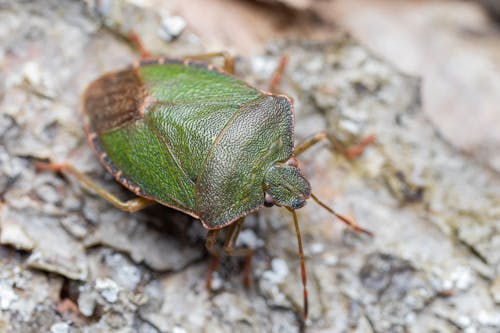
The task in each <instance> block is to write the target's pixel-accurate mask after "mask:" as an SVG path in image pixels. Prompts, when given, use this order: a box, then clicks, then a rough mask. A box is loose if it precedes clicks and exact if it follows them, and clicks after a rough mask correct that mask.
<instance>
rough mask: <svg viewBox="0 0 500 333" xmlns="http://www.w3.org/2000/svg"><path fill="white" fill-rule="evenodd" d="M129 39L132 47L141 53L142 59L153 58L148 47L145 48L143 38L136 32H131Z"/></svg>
mask: <svg viewBox="0 0 500 333" xmlns="http://www.w3.org/2000/svg"><path fill="white" fill-rule="evenodd" d="M127 37H128V40H129V41H130V43H132V45H133V46H134V47H135V48H136V49H137V51H139V54H140V55H141V59H149V58H151V53H149V51H148V50H147V49H146V47H144V44H143V43H142V40H141V38H140V37H139V35H138V34H137V33H136V32H135V31H130V32H129V33H128V36H127Z"/></svg>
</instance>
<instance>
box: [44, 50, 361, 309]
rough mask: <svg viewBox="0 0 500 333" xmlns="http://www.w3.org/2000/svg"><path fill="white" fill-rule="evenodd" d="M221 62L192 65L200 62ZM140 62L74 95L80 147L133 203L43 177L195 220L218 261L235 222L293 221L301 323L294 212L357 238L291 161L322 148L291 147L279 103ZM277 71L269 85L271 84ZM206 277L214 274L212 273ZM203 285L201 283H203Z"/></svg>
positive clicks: (188, 67)
mask: <svg viewBox="0 0 500 333" xmlns="http://www.w3.org/2000/svg"><path fill="white" fill-rule="evenodd" d="M214 55H215V56H218V55H223V54H209V55H205V56H200V57H197V58H198V59H200V58H201V59H203V58H207V57H212V56H214ZM193 58H194V57H192V58H190V59H186V60H182V59H181V60H176V59H167V58H159V59H156V60H143V61H141V62H138V63H136V64H134V65H132V66H130V67H129V68H126V69H124V70H120V71H116V72H112V73H108V74H105V75H103V76H101V77H100V78H98V79H96V80H95V81H94V82H92V83H91V84H90V85H89V86H88V88H87V89H86V91H85V93H84V95H83V114H84V116H85V118H86V130H87V136H88V141H89V143H90V145H91V146H92V147H93V149H94V150H95V152H96V154H97V156H98V157H99V159H100V161H101V163H102V164H103V165H104V167H105V168H106V169H107V170H108V171H109V172H110V173H111V174H113V176H114V177H115V179H116V180H117V181H118V182H120V183H121V184H122V185H123V186H125V187H126V188H128V189H129V190H131V191H132V192H134V193H135V194H136V195H137V196H138V197H137V198H134V199H131V200H129V201H126V202H122V201H120V200H119V199H118V198H117V197H115V196H114V195H113V194H111V193H109V192H107V191H106V190H104V189H103V188H102V187H100V186H99V185H98V184H97V183H95V182H93V181H92V180H91V179H90V178H88V177H87V176H86V175H84V174H82V173H80V172H79V171H78V170H76V169H75V168H74V167H72V166H71V165H69V164H59V165H55V164H48V165H46V166H45V167H48V168H51V169H53V170H57V171H61V172H65V173H69V174H72V175H73V176H74V177H76V178H77V179H78V180H79V181H80V182H81V183H83V185H84V186H86V187H87V188H90V189H91V190H93V191H95V192H97V193H98V194H99V195H100V196H102V197H103V198H104V199H106V200H107V201H109V202H110V203H112V204H113V205H115V206H116V207H118V208H120V209H123V210H126V211H129V212H135V211H138V210H140V209H142V208H144V207H147V206H149V205H151V204H153V203H160V204H162V205H165V206H168V207H171V208H174V209H177V210H179V211H182V212H184V213H186V214H189V215H191V216H192V217H194V218H196V219H199V220H200V221H201V223H202V224H203V226H204V227H205V228H206V229H208V230H209V231H208V235H207V240H206V247H207V249H208V250H209V251H210V252H211V253H212V254H214V258H216V257H218V256H219V252H220V251H217V250H216V247H215V244H216V235H217V232H218V231H219V230H220V229H222V228H228V232H227V234H226V241H225V243H224V251H225V252H226V254H229V255H245V256H247V258H248V262H249V260H250V255H251V250H249V249H248V251H246V249H240V250H239V251H238V250H236V251H234V245H235V243H236V239H237V237H238V233H239V230H240V228H241V222H242V221H243V219H244V217H245V216H246V215H247V214H249V213H251V212H253V211H256V210H258V209H259V208H261V207H263V206H268V207H269V206H273V205H276V206H283V207H285V208H287V209H288V210H289V211H290V212H291V213H292V215H293V221H294V225H295V229H296V232H297V240H298V246H299V258H300V263H301V271H302V283H303V293H304V315H305V316H307V289H306V271H305V264H304V255H303V251H302V244H301V239H300V232H299V226H298V221H297V215H296V214H295V210H296V209H298V208H301V207H302V206H304V205H305V203H306V200H307V199H309V198H312V199H313V200H314V201H316V202H317V203H318V204H320V205H321V206H322V207H324V208H325V209H327V210H328V211H329V212H330V213H332V214H334V215H335V216H337V217H338V218H340V219H341V220H342V221H343V222H344V223H347V224H348V225H350V226H351V227H352V228H354V229H355V230H357V231H361V232H365V233H369V232H368V231H366V230H364V229H362V228H360V227H359V226H357V225H356V224H355V223H354V222H351V221H350V220H348V219H346V218H345V217H343V216H341V215H339V214H337V213H335V212H334V211H333V210H332V209H331V208H330V207H328V206H326V205H325V204H323V203H322V202H321V201H319V200H318V198H316V197H315V196H314V195H313V194H312V193H311V186H310V185H309V182H308V181H307V180H306V178H305V177H304V175H303V174H302V172H301V170H300V168H299V165H298V162H297V160H296V156H298V155H300V154H301V153H302V152H303V151H305V150H306V149H308V148H309V147H310V146H312V145H314V144H315V143H317V142H319V141H321V140H323V139H324V138H328V137H327V135H326V133H323V132H322V133H319V134H317V135H315V136H313V137H312V138H311V139H309V140H307V141H306V142H304V143H302V144H300V145H297V146H296V147H295V146H294V136H293V131H294V113H293V104H292V102H291V100H290V99H289V98H288V97H286V96H284V95H277V94H273V93H267V92H263V91H261V90H258V89H256V88H253V87H252V86H250V85H248V84H246V83H245V82H243V81H241V80H239V79H237V78H235V77H234V76H233V75H232V73H231V72H232V71H231V68H232V60H231V59H230V58H228V57H225V66H224V70H221V69H219V68H217V67H215V66H213V65H211V64H205V63H202V62H198V61H194V60H192V59H193ZM283 67H284V62H282V66H280V68H281V70H280V71H277V73H276V75H275V76H274V79H273V80H272V82H273V86H275V85H276V84H277V82H278V81H279V76H280V73H281V71H282V69H283ZM214 269H215V268H214ZM207 281H208V284H209V281H210V280H209V279H208V280H207Z"/></svg>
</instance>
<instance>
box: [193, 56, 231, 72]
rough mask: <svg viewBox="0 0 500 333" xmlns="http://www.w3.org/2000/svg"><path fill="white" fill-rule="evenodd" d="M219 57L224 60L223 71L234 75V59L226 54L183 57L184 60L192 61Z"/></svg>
mask: <svg viewBox="0 0 500 333" xmlns="http://www.w3.org/2000/svg"><path fill="white" fill-rule="evenodd" d="M219 57H221V58H222V59H224V67H223V69H224V70H225V71H226V72H228V73H229V74H234V63H235V58H234V57H233V56H231V55H230V54H229V53H228V52H225V51H221V52H210V53H202V54H194V55H190V56H185V57H184V59H193V60H207V59H213V58H219Z"/></svg>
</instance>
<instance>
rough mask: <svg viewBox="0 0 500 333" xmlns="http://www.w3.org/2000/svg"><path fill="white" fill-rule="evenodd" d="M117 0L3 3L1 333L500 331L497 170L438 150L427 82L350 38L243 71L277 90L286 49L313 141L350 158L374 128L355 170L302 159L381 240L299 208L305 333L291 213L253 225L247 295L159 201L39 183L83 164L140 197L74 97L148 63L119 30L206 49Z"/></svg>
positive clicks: (193, 230) (231, 268) (338, 158)
mask: <svg viewBox="0 0 500 333" xmlns="http://www.w3.org/2000/svg"><path fill="white" fill-rule="evenodd" d="M107 3H108V2H106V1H104V2H100V6H101V7H95V6H94V5H93V4H92V3H91V2H88V3H83V2H77V1H65V2H64V3H61V2H59V1H56V0H53V1H45V2H43V3H42V2H36V1H33V2H29V1H25V2H17V1H11V2H9V1H7V2H6V1H3V2H0V8H1V10H0V22H1V23H0V24H1V27H2V29H0V41H1V47H0V52H1V53H0V77H2V80H0V205H1V206H0V228H1V229H0V242H1V243H2V244H3V245H2V246H1V247H0V265H1V266H2V269H1V270H0V310H1V312H0V324H1V326H0V327H1V329H2V332H40V331H43V332H196V331H201V330H203V331H207V332H235V331H237V332H300V331H304V330H305V329H307V331H308V332H407V331H411V332H431V331H436V332H457V331H464V332H498V331H499V330H500V319H499V318H500V306H499V305H498V302H499V299H500V296H499V295H500V287H499V286H500V283H499V279H500V278H499V269H500V255H499V253H500V241H499V239H500V211H499V208H498V207H499V204H500V179H499V176H498V174H496V173H494V172H492V171H491V170H490V169H487V168H485V167H483V166H481V165H480V164H479V163H477V162H476V161H475V160H473V159H471V158H469V157H466V156H464V155H462V154H461V153H460V152H459V151H458V150H457V149H455V148H454V147H452V146H450V145H449V144H448V143H446V142H445V141H443V140H442V138H441V136H440V134H439V133H438V132H437V131H436V130H435V128H434V127H433V126H432V124H431V122H430V121H428V119H427V118H426V117H425V115H424V114H423V113H422V112H421V105H420V93H419V87H420V82H419V80H417V79H415V78H413V77H409V76H406V75H403V74H401V73H399V72H398V71H397V70H396V69H394V67H392V66H391V65H390V64H388V63H386V62H384V61H383V60H380V59H378V58H376V57H374V56H373V55H372V54H371V53H370V52H368V51H367V50H366V49H365V48H363V47H362V46H360V45H359V44H357V43H356V42H355V41H353V40H351V39H350V38H348V37H346V36H343V35H335V36H332V39H331V40H329V41H325V42H322V43H319V42H306V41H286V42H279V43H275V44H273V45H271V46H270V47H269V50H268V52H267V53H266V54H265V55H262V56H256V57H251V58H241V59H240V61H238V63H237V68H238V75H240V76H241V77H244V78H245V79H247V80H249V81H250V82H253V83H255V84H257V85H259V86H261V87H265V86H266V83H265V82H266V80H267V78H268V77H269V76H270V75H271V73H272V71H273V68H274V67H275V65H276V64H277V62H278V59H279V56H280V55H281V54H283V53H286V54H288V55H289V66H288V67H287V72H286V75H285V76H284V78H283V86H282V89H283V91H286V92H287V93H290V94H291V96H292V97H293V98H294V100H295V105H296V113H297V117H296V136H297V138H298V139H303V138H305V137H307V136H308V135H310V134H312V133H314V132H316V131H318V130H322V129H328V130H329V131H331V132H332V133H335V136H336V138H337V139H338V140H339V142H342V143H344V144H345V145H347V146H348V145H350V144H353V143H355V142H357V141H359V139H360V138H361V137H362V136H364V135H368V134H375V135H376V136H377V142H376V143H375V144H374V145H373V146H371V147H369V148H368V149H367V150H366V152H365V153H364V154H363V155H362V156H361V157H360V158H359V159H357V160H354V161H348V160H346V159H345V158H344V157H343V156H342V155H341V154H338V153H335V152H333V151H332V150H331V149H328V144H326V143H324V144H320V145H318V146H317V147H314V148H311V150H310V151H307V152H306V153H304V155H303V156H301V157H300V162H301V166H302V168H303V169H304V172H305V174H306V175H307V176H308V178H309V179H310V181H311V184H312V186H313V191H314V193H315V194H317V195H318V196H319V197H321V198H323V199H324V200H325V201H327V202H328V203H329V204H331V205H333V206H334V208H335V209H336V210H338V211H339V212H345V213H347V214H349V215H352V216H353V217H355V218H356V220H357V221H359V223H360V224H361V225H363V226H365V227H367V228H369V229H370V230H372V231H373V232H374V233H375V237H374V238H368V237H366V236H363V235H359V234H356V233H354V232H352V231H350V230H348V229H346V228H345V227H344V226H343V225H341V224H340V223H336V222H335V221H334V219H333V218H332V216H330V215H329V214H328V213H327V212H326V211H323V210H321V209H320V208H319V207H318V206H317V205H315V204H314V203H313V202H310V203H309V204H308V205H307V206H306V207H304V208H303V209H301V210H300V211H298V213H299V219H300V224H301V229H302V236H303V241H304V249H305V253H306V257H307V268H308V281H309V300H310V316H309V319H308V321H307V322H306V323H305V325H304V324H303V323H302V322H301V319H300V318H301V308H302V298H301V295H302V289H301V284H300V271H299V266H298V260H297V250H296V239H295V235H294V233H293V228H292V227H291V226H290V221H291V216H290V214H288V213H287V212H286V211H285V210H283V209H279V208H273V209H265V210H262V212H261V213H259V214H255V215H252V216H249V217H248V219H247V221H246V223H245V227H246V228H247V229H246V231H245V234H244V236H243V237H242V239H241V243H243V244H244V245H247V246H252V247H254V248H255V250H256V255H255V258H254V261H253V269H252V281H253V283H252V286H251V287H250V288H249V289H245V288H244V287H243V285H242V282H241V280H242V278H243V273H242V269H241V265H240V263H241V262H240V260H238V259H237V258H226V259H224V261H223V263H222V266H221V267H220V268H219V269H218V270H217V272H216V273H215V274H214V281H213V282H214V289H215V291H214V293H213V294H209V293H208V292H207V290H206V289H205V276H206V272H207V269H208V264H209V258H208V256H207V254H206V253H205V251H204V249H203V237H204V235H205V231H204V230H203V228H202V227H201V226H200V224H199V223H197V222H196V221H194V222H192V221H191V219H190V218H189V217H187V216H185V215H183V214H180V213H178V212H175V211H172V210H170V209H166V208H163V207H153V208H151V209H147V210H146V211H144V212H140V213H136V214H127V213H123V212H120V211H117V210H116V209H115V208H113V207H112V206H110V205H109V204H107V203H106V202H104V201H103V200H101V199H100V198H98V197H96V196H95V195H93V194H90V193H88V192H86V191H85V190H83V189H82V188H81V187H80V186H79V185H78V184H77V183H76V182H74V181H73V180H72V179H66V178H63V177H60V176H58V175H55V174H53V173H50V172H37V171H35V168H34V163H35V161H36V160H46V159H51V160H53V161H63V160H68V161H70V162H72V163H74V164H75V165H76V166H77V167H78V168H79V169H80V170H82V171H85V172H87V173H89V174H90V175H91V176H92V177H93V178H95V179H96V180H98V181H99V182H101V183H102V184H103V186H105V187H106V188H108V189H109V190H111V191H112V192H114V193H117V194H118V195H120V196H121V197H124V198H125V197H127V196H128V197H130V194H128V193H127V192H126V191H125V190H124V189H121V188H120V186H119V185H117V184H116V183H115V182H114V181H113V180H112V179H111V177H110V176H109V175H106V174H105V172H104V170H103V169H102V167H101V166H100V165H99V163H98V162H97V159H96V158H95V157H94V156H93V154H92V152H91V151H90V148H89V147H88V146H87V144H86V142H85V138H84V136H83V130H82V129H81V123H80V120H79V116H78V109H79V105H78V103H79V95H80V93H81V91H82V90H83V89H84V87H85V86H86V85H87V84H88V82H89V81H90V80H92V79H93V78H95V77H96V76H98V75H99V74H100V73H102V72H104V71H107V70H111V69H115V68H119V67H120V66H123V65H125V64H128V63H129V62H131V61H132V60H134V59H136V58H137V55H136V54H135V53H134V52H133V50H132V48H130V47H129V45H128V44H126V43H125V41H124V39H123V38H121V37H120V35H121V36H124V35H127V34H128V30H127V29H128V27H131V28H133V29H134V30H137V29H139V30H140V34H141V36H144V37H145V43H146V45H147V46H148V48H149V45H150V44H151V43H152V44H155V46H156V47H158V48H159V49H161V50H162V51H165V52H167V51H169V50H171V49H174V48H175V49H176V52H177V53H178V54H181V53H192V51H193V50H197V49H201V45H200V44H199V42H198V41H196V39H193V38H190V37H189V34H182V35H181V36H180V38H179V39H178V40H176V41H175V42H174V43H171V44H167V43H162V42H161V39H162V37H164V35H162V33H160V30H159V29H157V28H158V26H155V24H160V25H161V24H162V23H161V22H163V21H162V20H161V17H159V16H158V15H157V14H156V12H155V11H152V10H148V9H144V8H137V7H134V5H131V4H130V3H128V2H119V3H121V5H120V6H118V5H116V6H115V7H106V6H105V5H106V4H107ZM102 6H104V7H102ZM121 6H123V7H121ZM96 10H98V12H99V13H100V14H99V15H98V14H96ZM124 13H133V15H132V16H127V15H125V14H124ZM124 17H127V18H128V20H127V21H126V22H123V24H120V22H122V20H123V18H124ZM144 21H145V22H147V24H143V25H141V23H144ZM155 22H156V23H155ZM125 23H126V24H125ZM103 24H104V25H103ZM103 26H106V27H107V28H103ZM136 27H137V29H136ZM118 28H119V29H118Z"/></svg>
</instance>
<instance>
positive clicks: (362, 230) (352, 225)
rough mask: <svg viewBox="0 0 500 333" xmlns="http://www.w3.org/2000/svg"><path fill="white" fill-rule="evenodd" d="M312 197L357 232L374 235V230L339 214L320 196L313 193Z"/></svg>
mask: <svg viewBox="0 0 500 333" xmlns="http://www.w3.org/2000/svg"><path fill="white" fill-rule="evenodd" d="M311 198H312V199H313V200H314V201H315V202H316V203H317V204H318V205H320V206H321V207H323V208H324V209H326V210H327V211H328V212H329V213H330V214H333V215H335V216H336V217H337V218H338V219H339V220H340V221H342V222H344V223H345V224H347V225H348V226H349V227H350V228H351V229H353V230H354V231H356V232H360V233H364V234H367V235H368V236H370V237H373V232H371V231H369V230H366V229H363V228H361V227H360V226H359V225H358V224H357V223H356V222H354V221H351V220H350V219H348V218H347V217H345V216H343V215H340V214H338V213H337V212H335V211H334V210H333V209H332V208H330V207H329V206H327V205H326V204H325V203H324V202H322V201H321V200H319V199H318V197H316V196H315V195H314V194H312V193H311Z"/></svg>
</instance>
